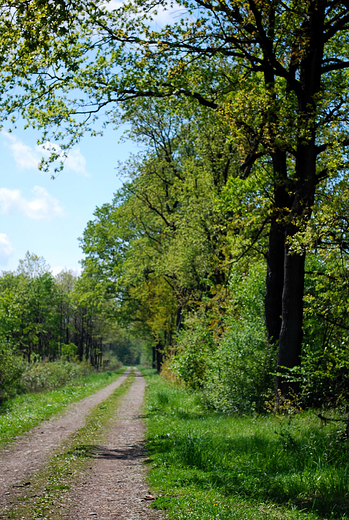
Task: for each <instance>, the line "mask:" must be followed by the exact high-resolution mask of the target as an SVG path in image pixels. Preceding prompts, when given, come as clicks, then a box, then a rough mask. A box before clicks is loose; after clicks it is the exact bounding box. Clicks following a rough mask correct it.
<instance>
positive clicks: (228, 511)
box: [143, 370, 349, 520]
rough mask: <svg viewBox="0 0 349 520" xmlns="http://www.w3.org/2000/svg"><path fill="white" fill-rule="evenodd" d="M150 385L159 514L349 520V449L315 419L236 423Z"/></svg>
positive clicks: (150, 378)
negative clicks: (161, 512)
mask: <svg viewBox="0 0 349 520" xmlns="http://www.w3.org/2000/svg"><path fill="white" fill-rule="evenodd" d="M143 375H145V376H146V379H147V383H148V385H147V391H146V409H145V412H146V416H147V423H148V430H147V448H148V455H149V462H150V463H151V466H152V469H151V471H150V472H149V476H148V478H149V484H150V486H151V487H152V489H153V490H154V491H155V492H156V494H157V496H158V498H157V500H156V501H155V502H154V504H153V507H157V508H159V509H165V510H166V512H167V514H168V517H169V518H170V519H173V520H189V519H190V520H194V519H195V520H199V519H200V520H212V519H215V520H260V519H263V520H320V519H322V520H330V519H331V520H335V519H336V520H337V519H342V520H344V519H346V520H348V519H349V457H348V455H349V446H348V440H345V439H344V437H343V430H342V429H339V427H338V424H337V425H333V424H331V425H326V426H322V427H321V426H320V423H319V419H318V418H317V417H316V416H315V414H314V413H310V412H307V413H302V414H298V415H296V416H292V417H279V418H278V417H274V416H264V417H229V416H226V415H222V414H217V413H210V412H208V411H207V410H206V409H204V408H203V407H202V405H201V402H200V397H199V395H198V394H195V393H192V392H186V391H185V390H183V389H181V388H176V387H173V386H171V385H169V384H168V383H166V382H165V381H163V380H162V379H161V378H160V377H159V376H156V375H155V374H154V373H152V371H150V370H148V371H143Z"/></svg>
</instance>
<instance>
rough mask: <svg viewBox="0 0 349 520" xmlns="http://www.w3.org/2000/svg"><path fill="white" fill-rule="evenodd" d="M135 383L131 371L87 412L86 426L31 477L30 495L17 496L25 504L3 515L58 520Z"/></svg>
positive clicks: (27, 518) (19, 504)
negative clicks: (68, 498)
mask: <svg viewBox="0 0 349 520" xmlns="http://www.w3.org/2000/svg"><path fill="white" fill-rule="evenodd" d="M134 380H135V376H134V371H133V370H131V373H130V375H129V376H128V377H127V379H126V380H125V381H124V382H123V383H122V384H121V385H120V386H119V387H118V388H117V389H116V390H115V391H114V392H113V394H111V395H110V396H109V397H108V398H107V399H106V400H105V401H103V403H102V406H101V405H97V406H96V407H94V408H93V409H92V410H91V411H90V413H89V414H88V415H87V417H86V422H85V426H84V427H83V428H81V429H80V430H78V431H76V432H75V433H74V434H73V435H72V436H71V437H70V438H69V439H68V440H67V441H66V442H65V443H63V445H62V446H61V447H60V448H59V450H57V452H56V453H55V454H54V455H53V456H52V458H51V460H50V461H49V462H48V463H47V464H46V467H45V471H44V472H41V473H39V474H38V475H37V476H35V477H34V479H33V482H32V485H31V487H30V495H27V496H26V497H19V498H20V500H19V502H20V501H21V500H24V502H25V504H24V503H18V505H17V506H15V507H13V508H12V510H11V511H9V512H6V514H7V517H8V518H15V519H21V520H22V519H23V520H36V519H39V518H49V519H52V520H53V519H59V518H61V516H62V515H61V513H60V511H61V510H62V509H61V508H65V505H64V504H63V503H62V502H63V501H64V497H65V494H66V493H67V492H68V490H69V489H70V487H71V486H72V484H73V483H74V482H76V481H78V480H79V479H81V478H82V477H83V476H84V474H85V472H86V469H87V467H88V466H89V465H90V464H91V459H92V458H93V457H94V455H95V452H96V450H97V448H98V445H100V444H101V443H102V442H103V439H104V437H105V435H106V433H107V431H108V426H109V425H110V424H111V423H112V421H113V420H115V412H116V410H117V408H118V405H119V400H120V398H121V397H122V396H123V395H125V394H126V393H127V391H128V390H129V388H130V386H131V385H132V383H133V382H134ZM0 517H1V513H0Z"/></svg>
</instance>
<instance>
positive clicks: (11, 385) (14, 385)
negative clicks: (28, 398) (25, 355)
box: [0, 337, 25, 404]
mask: <svg viewBox="0 0 349 520" xmlns="http://www.w3.org/2000/svg"><path fill="white" fill-rule="evenodd" d="M24 371H25V363H24V362H23V360H22V359H21V357H19V356H18V355H16V353H15V352H14V350H13V348H12V346H11V345H10V344H8V343H7V342H6V341H5V340H4V339H1V337H0V404H1V403H2V402H3V401H5V400H6V399H8V398H9V397H13V396H14V395H16V393H17V391H18V390H19V388H20V387H21V379H22V375H23V373H24Z"/></svg>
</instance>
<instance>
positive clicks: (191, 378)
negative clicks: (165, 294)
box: [168, 313, 215, 389]
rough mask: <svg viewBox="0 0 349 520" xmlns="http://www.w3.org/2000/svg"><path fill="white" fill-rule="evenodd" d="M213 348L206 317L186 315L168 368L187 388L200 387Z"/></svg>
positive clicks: (205, 375)
mask: <svg viewBox="0 0 349 520" xmlns="http://www.w3.org/2000/svg"><path fill="white" fill-rule="evenodd" d="M214 350H215V343H214V338H213V332H212V331H211V330H210V329H209V328H208V319H207V318H205V316H203V315H202V313H201V314H191V315H189V316H187V317H186V319H185V325H184V328H183V329H182V330H181V331H180V332H179V334H178V336H177V341H176V353H175V355H174V356H173V359H172V360H170V363H169V366H168V368H169V369H170V370H172V371H173V372H174V374H175V375H176V377H177V378H178V379H179V380H180V381H182V382H183V383H184V384H185V385H186V386H187V387H189V388H194V389H198V388H202V387H203V386H204V385H205V381H206V378H207V371H208V368H209V365H210V364H211V363H212V355H213V353H214Z"/></svg>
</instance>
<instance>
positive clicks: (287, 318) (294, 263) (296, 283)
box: [275, 243, 305, 396]
mask: <svg viewBox="0 0 349 520" xmlns="http://www.w3.org/2000/svg"><path fill="white" fill-rule="evenodd" d="M304 264H305V255H300V254H290V252H289V246H288V244H287V243H286V244H285V258H284V286H283V292H282V324H281V330H280V338H279V350H278V357H277V370H278V372H279V373H281V374H282V373H284V372H285V369H284V368H283V367H286V368H293V367H295V366H298V365H299V364H300V360H301V351H302V338H303V293H304ZM298 386H299V385H298V384H296V383H289V382H287V381H285V379H284V378H282V376H276V380H275V390H276V395H278V394H279V392H281V395H283V396H286V395H288V394H289V390H290V389H293V390H294V391H295V392H297V391H298Z"/></svg>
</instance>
